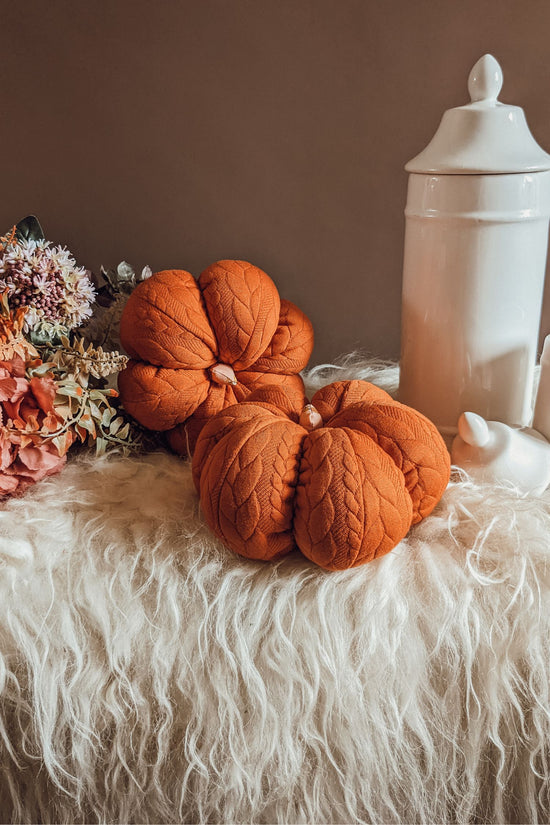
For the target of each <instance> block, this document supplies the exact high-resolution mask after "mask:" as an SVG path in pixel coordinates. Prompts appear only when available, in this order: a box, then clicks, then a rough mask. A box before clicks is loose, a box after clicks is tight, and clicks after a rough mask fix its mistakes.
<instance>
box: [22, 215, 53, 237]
mask: <svg viewBox="0 0 550 825" xmlns="http://www.w3.org/2000/svg"><path fill="white" fill-rule="evenodd" d="M15 236H16V238H17V239H18V240H19V241H43V240H45V238H46V236H45V235H44V230H43V229H42V227H41V226H40V221H39V220H38V218H37V217H35V215H27V217H26V218H23V220H21V221H19V223H18V224H17V226H16V227H15Z"/></svg>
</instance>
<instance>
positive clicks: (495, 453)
mask: <svg viewBox="0 0 550 825" xmlns="http://www.w3.org/2000/svg"><path fill="white" fill-rule="evenodd" d="M451 460H452V463H453V464H456V465H457V466H459V467H462V468H463V469H464V470H466V471H467V472H468V473H469V474H470V475H471V476H472V478H474V479H475V480H477V481H487V482H503V481H504V482H506V481H507V482H510V484H513V485H514V486H515V487H517V488H518V489H519V490H521V491H523V492H526V493H535V494H540V493H542V492H543V491H544V490H545V489H546V488H547V487H548V485H549V484H550V444H549V443H548V441H547V440H546V439H545V438H544V436H543V435H541V434H540V433H538V432H537V431H536V430H533V429H530V428H528V427H525V428H523V429H515V428H514V427H509V426H508V425H507V424H502V423H501V422H500V421H485V419H484V418H482V417H481V416H480V415H477V414H476V413H473V412H465V413H462V415H461V416H460V418H459V419H458V435H456V436H455V438H454V441H453V444H452V447H451Z"/></svg>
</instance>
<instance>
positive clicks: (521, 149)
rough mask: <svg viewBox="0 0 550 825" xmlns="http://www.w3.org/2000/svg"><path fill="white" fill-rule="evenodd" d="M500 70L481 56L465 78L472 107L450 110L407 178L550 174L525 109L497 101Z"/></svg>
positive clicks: (548, 161) (492, 60)
mask: <svg viewBox="0 0 550 825" xmlns="http://www.w3.org/2000/svg"><path fill="white" fill-rule="evenodd" d="M501 88H502V69H501V68H500V64H499V63H498V61H497V60H496V59H495V58H494V57H493V55H492V54H484V55H483V57H480V59H479V60H478V61H477V63H476V64H475V66H474V67H473V69H472V71H471V72H470V75H469V77H468V91H469V92H470V96H471V101H470V102H469V103H465V104H464V105H463V106H455V107H454V108H453V109H448V110H447V111H446V112H445V114H444V115H443V117H442V118H441V123H440V124H439V128H438V129H437V131H436V133H435V135H434V136H433V138H432V139H431V141H430V142H429V143H428V145H427V146H426V148H425V149H424V150H423V151H422V152H420V154H418V155H416V157H414V158H413V159H412V160H410V161H409V162H408V163H407V165H406V166H405V169H406V170H407V172H413V173H416V174H425V175H507V174H512V173H515V172H523V173H526V172H544V171H548V170H550V155H549V154H547V153H546V152H545V151H544V150H543V149H541V147H540V146H539V145H538V143H537V142H536V140H535V138H534V137H533V135H532V134H531V132H530V131H529V126H528V125H527V121H526V120H525V115H524V113H523V109H521V108H520V107H519V106H510V105H509V104H507V103H502V102H501V101H500V100H498V96H499V94H500V90H501Z"/></svg>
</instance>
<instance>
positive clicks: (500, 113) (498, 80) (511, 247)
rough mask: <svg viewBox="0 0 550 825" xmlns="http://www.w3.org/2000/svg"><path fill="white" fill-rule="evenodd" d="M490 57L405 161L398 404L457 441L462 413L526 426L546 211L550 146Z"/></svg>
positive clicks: (549, 202)
mask: <svg viewBox="0 0 550 825" xmlns="http://www.w3.org/2000/svg"><path fill="white" fill-rule="evenodd" d="M501 85H502V72H501V69H500V66H499V64H498V63H497V61H496V60H495V58H494V57H492V56H491V55H485V56H484V57H482V58H481V59H480V60H479V61H478V62H477V63H476V65H475V66H474V68H473V69H472V72H471V73H470V78H469V91H470V96H471V102H470V103H468V104H467V105H465V106H459V107H457V108H455V109H450V110H449V111H448V112H446V113H445V114H444V116H443V118H442V121H441V124H440V126H439V128H438V130H437V132H436V134H435V136H434V138H433V139H432V141H431V142H430V144H429V145H428V146H427V147H426V149H425V150H424V151H423V152H421V153H420V154H419V155H417V156H416V157H415V158H413V160H411V161H410V162H409V163H408V164H407V166H406V167H405V168H406V169H407V170H408V171H409V172H410V173H411V174H410V177H409V188H408V196H407V207H406V210H405V215H406V230H405V251H404V266H403V303H402V330H401V332H402V335H401V373H400V386H399V399H400V401H402V402H404V403H405V404H408V405H410V406H412V407H415V408H416V409H418V410H420V411H421V412H423V413H424V414H425V415H427V416H428V417H429V418H431V420H432V421H434V423H435V424H436V426H437V427H438V429H439V430H440V432H441V433H442V434H443V435H444V436H445V437H446V438H447V443H449V444H450V441H451V440H452V437H453V436H454V435H455V434H456V432H457V421H458V418H459V416H460V414H461V413H462V412H463V411H464V410H471V411H473V412H475V413H477V414H479V415H481V416H483V417H484V418H485V419H488V420H492V419H495V420H498V421H500V422H503V423H506V424H509V425H511V426H515V427H518V426H519V427H522V426H525V425H526V424H527V423H528V420H529V413H530V394H531V387H532V382H533V371H534V366H535V359H536V347H537V334H538V329H539V322H540V313H541V306H542V294H543V285H544V273H545V263H546V252H547V242H548V221H549V217H550V171H548V170H550V155H548V154H547V153H546V152H544V151H543V150H542V149H541V148H540V146H538V144H537V143H536V141H535V139H534V138H533V136H532V135H531V133H530V131H529V128H528V126H527V123H526V121H525V117H524V114H523V111H522V109H520V108H519V107H517V106H508V105H505V104H503V103H500V102H499V101H498V99H497V98H498V94H499V92H500V88H501Z"/></svg>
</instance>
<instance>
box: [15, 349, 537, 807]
mask: <svg viewBox="0 0 550 825" xmlns="http://www.w3.org/2000/svg"><path fill="white" fill-rule="evenodd" d="M350 375H354V376H357V377H367V378H368V377H371V376H374V378H375V381H376V383H379V384H380V385H382V386H384V388H386V389H391V387H392V386H393V385H394V384H395V379H396V369H395V368H394V367H393V368H391V367H387V368H385V367H383V366H379V367H378V368H377V369H375V368H374V367H373V365H372V364H371V365H369V364H366V363H364V364H362V365H361V364H357V363H356V364H354V365H351V366H349V367H348V368H347V369H344V370H339V371H334V370H333V371H327V370H325V371H321V372H317V373H315V374H314V375H313V376H312V377H311V378H310V385H312V384H315V385H316V386H318V385H320V384H322V383H326V382H328V381H329V380H330V379H331V378H336V377H339V378H343V377H348V376H350ZM549 536H550V497H549V496H548V495H546V496H545V497H544V498H542V499H539V500H537V499H534V498H530V497H523V498H521V497H518V496H517V495H516V494H515V493H514V492H513V491H511V490H504V489H497V488H494V487H486V488H481V487H476V486H474V485H473V484H471V483H469V482H468V481H467V480H462V481H461V480H459V479H458V478H457V477H455V480H454V481H453V482H452V483H451V485H450V487H449V489H448V490H447V492H446V494H445V496H444V498H443V501H442V502H441V504H440V505H439V506H438V508H437V509H436V511H435V513H434V514H433V515H432V516H430V517H429V518H428V519H426V520H425V521H424V522H423V523H421V524H420V525H419V526H417V527H415V528H413V530H412V531H411V533H410V534H409V537H408V538H407V539H406V540H405V541H403V542H402V543H401V545H400V546H399V547H398V548H397V549H396V550H395V551H394V552H392V553H390V554H389V555H388V556H386V557H384V558H382V559H380V560H379V561H376V562H373V563H371V564H369V565H367V566H365V567H363V568H359V569H356V570H351V571H346V572H343V573H326V572H323V571H322V570H321V569H319V568H316V567H314V566H313V565H312V564H310V563H309V562H307V561H305V560H304V559H302V558H301V557H300V556H299V555H298V554H296V555H295V556H292V557H289V558H287V559H286V560H284V561H282V562H280V563H279V564H277V565H268V564H263V563H261V562H250V561H246V560H242V559H239V558H236V557H234V556H232V555H231V554H230V553H229V552H228V551H225V550H224V549H223V548H222V547H221V546H220V545H219V543H218V542H217V541H215V540H214V539H213V538H212V536H211V535H210V533H209V531H208V529H207V528H206V527H205V526H204V525H203V523H202V521H201V518H200V515H199V510H198V502H197V498H196V496H195V494H194V491H193V488H192V484H191V479H190V469H189V466H188V465H187V464H186V463H185V462H183V461H181V460H179V459H176V458H173V457H171V456H168V455H165V454H160V453H159V454H155V455H150V456H149V457H147V458H144V459H140V460H136V459H132V460H125V459H120V458H113V459H101V460H96V459H86V460H82V461H79V462H76V461H75V462H72V463H70V464H69V465H68V467H67V468H66V470H65V471H64V472H63V473H62V474H61V475H60V476H58V477H57V478H53V479H51V480H49V481H48V482H46V483H43V484H41V485H38V486H37V487H35V489H34V490H32V491H30V492H29V493H28V494H27V496H26V497H25V498H23V499H19V500H11V501H8V502H7V503H6V504H4V505H3V506H2V509H1V511H0V691H1V715H0V747H1V756H0V759H1V764H2V775H1V779H0V812H1V814H2V820H3V821H10V820H13V821H17V822H27V821H32V822H36V821H42V822H96V821H107V822H214V823H221V822H224V823H225V822H258V823H260V822H262V823H270V822H281V823H293V822H311V823H313V822H315V823H320V822H335V823H347V822H356V821H375V822H443V821H444V822H454V821H456V822H461V823H462V822H467V821H469V820H473V819H475V820H476V821H482V822H489V821H491V822H505V821H511V820H514V821H524V822H526V821H529V822H535V821H537V820H538V821H541V822H543V821H544V822H546V821H548V818H549V815H550V810H549V808H550V806H549V789H550V784H549V771H550V768H549V765H548V758H549V745H548V742H550V697H549V684H550V644H549V642H550V638H549V636H550V633H549V631H550V541H549Z"/></svg>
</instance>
